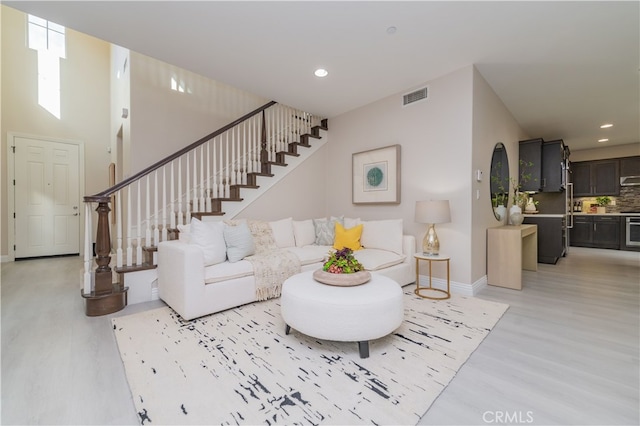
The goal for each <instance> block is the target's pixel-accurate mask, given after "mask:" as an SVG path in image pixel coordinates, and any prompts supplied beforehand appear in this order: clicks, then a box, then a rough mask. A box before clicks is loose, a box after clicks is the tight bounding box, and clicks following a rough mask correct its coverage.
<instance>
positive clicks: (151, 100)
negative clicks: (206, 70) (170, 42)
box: [129, 52, 269, 173]
mask: <svg viewBox="0 0 640 426" xmlns="http://www.w3.org/2000/svg"><path fill="white" fill-rule="evenodd" d="M194 54H195V53H194ZM130 73H131V83H130V84H131V98H130V99H131V108H130V111H129V121H130V123H131V124H130V126H131V153H130V155H131V170H130V173H136V172H138V171H140V170H142V169H144V168H145V167H147V166H150V165H151V164H153V163H155V162H156V161H158V160H161V159H163V158H164V157H166V156H168V155H170V154H173V153H174V152H175V151H177V149H179V148H182V147H184V146H187V145H189V144H191V143H193V142H195V141H196V140H198V139H200V138H202V137H204V136H206V135H208V134H210V133H212V132H214V131H215V130H218V129H219V128H220V127H222V126H224V125H226V124H229V123H230V122H232V121H234V120H236V119H237V118H239V117H241V116H243V115H244V114H246V113H248V112H251V111H253V110H254V109H256V108H258V107H260V106H262V105H264V104H266V103H267V102H269V99H265V98H262V97H259V96H255V95H252V94H250V93H248V92H245V91H243V90H240V89H236V88H234V87H231V86H228V85H226V84H223V83H220V82H217V81H215V80H210V79H208V78H205V77H202V76H200V75H198V74H194V73H192V72H189V71H187V70H184V69H181V68H178V67H175V66H173V65H170V64H167V63H165V62H162V61H158V60H156V59H153V58H150V57H148V56H144V55H141V54H139V53H136V52H131V53H130ZM171 77H174V78H176V80H177V81H179V82H181V83H183V85H184V87H185V92H183V93H181V92H178V91H174V90H171Z"/></svg>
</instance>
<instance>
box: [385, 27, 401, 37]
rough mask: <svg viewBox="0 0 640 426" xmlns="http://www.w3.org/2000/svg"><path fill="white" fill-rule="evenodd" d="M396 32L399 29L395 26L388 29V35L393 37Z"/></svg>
mask: <svg viewBox="0 0 640 426" xmlns="http://www.w3.org/2000/svg"><path fill="white" fill-rule="evenodd" d="M396 31H398V29H397V28H396V27H394V26H391V27H389V28H387V34H389V35H391V34H395V33H396Z"/></svg>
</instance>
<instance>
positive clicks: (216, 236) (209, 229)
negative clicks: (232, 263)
mask: <svg viewBox="0 0 640 426" xmlns="http://www.w3.org/2000/svg"><path fill="white" fill-rule="evenodd" d="M189 228H190V229H189V243H190V244H194V245H197V246H198V247H200V248H201V249H202V254H203V259H204V264H205V266H208V265H215V264H216V263H221V262H224V261H225V260H227V246H226V244H225V241H224V235H223V232H224V224H223V223H222V222H202V221H200V220H198V219H196V218H195V217H194V218H192V219H191V225H190V226H189Z"/></svg>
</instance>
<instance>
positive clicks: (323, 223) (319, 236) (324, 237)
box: [313, 216, 344, 246]
mask: <svg viewBox="0 0 640 426" xmlns="http://www.w3.org/2000/svg"><path fill="white" fill-rule="evenodd" d="M336 222H340V224H341V225H343V226H344V217H342V216H340V217H335V216H331V218H330V219H327V218H326V217H322V218H318V219H313V227H314V229H315V232H316V240H315V244H316V245H319V246H332V245H333V240H334V239H335V237H336Z"/></svg>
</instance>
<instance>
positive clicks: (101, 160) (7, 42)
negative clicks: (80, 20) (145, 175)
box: [0, 5, 110, 256]
mask: <svg viewBox="0 0 640 426" xmlns="http://www.w3.org/2000/svg"><path fill="white" fill-rule="evenodd" d="M0 10H1V13H2V17H1V19H2V28H1V31H2V118H1V122H0V128H1V130H2V131H1V133H2V146H1V147H0V157H1V158H2V162H1V168H2V184H1V185H0V186H1V187H2V189H1V192H2V197H1V200H2V201H1V204H2V207H1V211H0V217H1V227H0V229H1V235H2V237H1V240H2V245H1V247H0V252H1V254H2V255H3V256H6V255H8V247H7V232H8V225H7V216H8V214H9V212H7V187H6V178H7V176H6V173H7V161H11V159H10V158H7V155H6V153H7V133H8V132H15V133H22V134H27V135H33V136H41V137H45V138H46V137H51V138H55V139H64V140H74V141H81V142H83V143H84V151H85V167H86V173H85V191H87V193H90V194H93V193H95V192H98V191H100V190H102V189H104V188H106V186H107V183H108V173H107V169H108V165H109V161H110V154H109V153H108V152H107V147H108V146H109V143H110V141H109V126H110V124H109V123H110V114H109V44H108V43H106V42H104V41H101V40H98V39H96V38H94V37H90V36H87V35H85V34H82V33H78V32H76V31H72V30H69V29H67V33H66V40H67V45H66V46H67V57H66V58H65V59H61V60H60V79H61V81H60V84H61V119H60V120H58V119H57V118H56V117H54V116H53V115H51V114H50V113H49V112H47V111H46V110H45V109H43V108H42V107H40V106H39V105H38V92H37V91H38V68H37V52H36V51H34V50H32V49H29V48H28V47H27V43H26V35H27V29H26V15H25V14H24V13H22V12H19V11H17V10H15V9H12V8H10V7H7V6H4V5H3V6H1V9H0Z"/></svg>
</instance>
